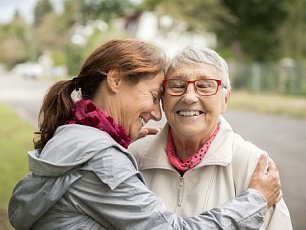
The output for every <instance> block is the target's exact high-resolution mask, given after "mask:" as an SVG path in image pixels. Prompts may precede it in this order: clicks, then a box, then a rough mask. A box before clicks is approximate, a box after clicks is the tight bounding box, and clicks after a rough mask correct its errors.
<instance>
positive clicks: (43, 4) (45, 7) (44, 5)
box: [34, 0, 53, 26]
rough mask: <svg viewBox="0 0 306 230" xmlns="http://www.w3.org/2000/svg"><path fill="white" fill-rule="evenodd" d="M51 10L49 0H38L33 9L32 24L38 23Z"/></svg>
mask: <svg viewBox="0 0 306 230" xmlns="http://www.w3.org/2000/svg"><path fill="white" fill-rule="evenodd" d="M51 12H53V6H52V4H51V3H50V1H49V0H38V1H37V3H36V6H35V10H34V18H35V19H34V25H35V26H37V25H39V24H40V23H41V22H42V21H43V19H44V17H45V16H46V15H47V14H48V13H51Z"/></svg>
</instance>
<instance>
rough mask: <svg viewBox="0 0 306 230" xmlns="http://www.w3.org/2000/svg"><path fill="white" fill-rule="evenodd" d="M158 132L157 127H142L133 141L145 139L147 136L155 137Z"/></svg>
mask: <svg viewBox="0 0 306 230" xmlns="http://www.w3.org/2000/svg"><path fill="white" fill-rule="evenodd" d="M159 131H160V128H159V127H143V128H142V129H141V130H140V131H139V133H138V137H137V138H136V139H135V140H134V141H136V140H138V139H139V138H142V137H145V136H147V135H155V134H157V133H158V132H159Z"/></svg>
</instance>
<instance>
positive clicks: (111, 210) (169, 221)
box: [68, 152, 279, 229]
mask: <svg viewBox="0 0 306 230" xmlns="http://www.w3.org/2000/svg"><path fill="white" fill-rule="evenodd" d="M111 154H112V156H111V155H110V157H114V155H115V159H116V161H117V162H120V165H121V164H122V163H123V165H125V166H126V165H128V164H131V162H130V161H129V160H128V158H127V157H126V156H124V154H114V152H113V153H111ZM104 165H105V164H104ZM111 167H112V168H114V167H119V165H115V166H114V165H112V166H111ZM256 180H262V179H261V178H260V177H259V178H255V181H256ZM102 181H103V178H102V179H101V178H99V177H98V176H97V175H96V174H95V173H93V172H88V173H86V174H85V175H84V177H83V178H82V179H80V180H79V181H77V182H76V183H75V184H74V185H73V186H72V187H71V188H70V189H69V192H68V196H69V197H70V199H71V201H72V204H74V205H75V207H77V208H78V207H82V211H83V212H84V214H86V215H88V216H90V217H91V218H93V219H95V220H96V221H97V222H99V223H100V224H101V225H103V226H105V225H106V226H105V227H107V228H109V229H153V228H154V229H169V228H170V229H171V228H172V229H233V228H238V229H239V228H247V229H258V228H259V227H260V226H261V225H262V223H263V219H264V216H265V214H266V210H267V203H266V199H265V198H264V196H263V195H262V193H261V192H257V191H256V190H254V189H248V190H246V191H244V192H243V193H241V194H240V195H239V196H237V197H236V198H235V199H233V200H232V201H231V202H229V203H226V204H224V205H221V206H219V207H217V208H215V209H212V210H210V211H208V212H205V213H202V214H200V215H198V216H195V217H190V218H183V217H179V216H177V215H175V214H173V213H172V212H170V211H168V210H166V207H165V205H164V204H163V202H162V201H161V199H160V198H158V197H157V196H156V195H155V194H154V193H152V192H151V191H149V190H148V189H147V187H146V186H145V185H144V184H143V182H142V181H141V180H140V179H139V177H138V176H137V175H136V174H135V175H132V176H130V177H128V178H126V179H125V180H124V181H122V182H121V183H120V184H118V185H117V186H116V187H114V188H112V189H111V188H110V187H109V186H108V185H106V184H105V183H103V182H102ZM257 182H258V181H257ZM272 182H273V181H272V180H270V182H269V184H270V185H272V184H273V183H272ZM257 184H258V183H257ZM270 185H269V186H270ZM269 186H268V187H269ZM255 187H256V186H255ZM272 187H275V188H276V187H277V186H274V185H273V186H270V187H269V188H270V189H272ZM270 189H269V190H270ZM277 189H278V190H279V187H278V188H277ZM274 193H275V191H274Z"/></svg>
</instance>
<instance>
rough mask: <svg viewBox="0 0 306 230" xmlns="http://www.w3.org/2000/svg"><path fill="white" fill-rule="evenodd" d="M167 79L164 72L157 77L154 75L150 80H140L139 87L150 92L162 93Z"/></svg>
mask: <svg viewBox="0 0 306 230" xmlns="http://www.w3.org/2000/svg"><path fill="white" fill-rule="evenodd" d="M164 79H165V74H164V72H159V73H158V74H156V75H154V76H153V75H152V77H150V78H145V79H143V80H140V81H139V82H138V84H137V86H139V87H142V88H143V89H147V90H150V91H160V90H161V89H162V82H163V80H164Z"/></svg>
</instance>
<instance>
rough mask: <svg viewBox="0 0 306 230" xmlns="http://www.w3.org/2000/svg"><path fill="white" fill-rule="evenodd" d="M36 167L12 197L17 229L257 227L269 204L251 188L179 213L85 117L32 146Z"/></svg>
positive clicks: (31, 161) (11, 213)
mask: <svg viewBox="0 0 306 230" xmlns="http://www.w3.org/2000/svg"><path fill="white" fill-rule="evenodd" d="M29 169H30V171H31V172H32V173H31V174H30V175H28V176H26V177H24V178H23V179H22V180H21V181H20V182H19V183H18V184H17V185H16V187H15V189H14V192H13V195H12V198H11V200H10V204H9V210H8V212H9V219H10V222H11V224H12V225H13V226H14V227H15V228H16V229H17V230H23V229H34V230H36V229H48V230H52V229H57V230H58V229H65V230H69V229H73V230H75V229H82V230H86V229H92V230H98V229H136V230H138V229H139V230H145V229H258V228H259V227H260V226H261V225H262V223H263V219H264V216H265V214H266V210H267V209H266V201H265V199H264V198H263V196H262V195H261V194H260V193H258V192H256V191H255V190H252V189H249V190H246V191H244V192H243V193H242V194H241V195H240V196H238V197H237V198H235V199H234V200H233V201H232V202H231V203H228V204H225V205H223V206H220V207H219V208H215V209H213V210H210V211H209V212H206V213H203V214H201V215H198V216H196V217H189V218H182V217H179V216H177V215H175V214H173V213H171V212H170V211H168V210H166V208H165V206H164V204H163V202H162V201H161V199H160V198H158V197H157V196H156V195H155V194H154V193H152V192H151V191H150V190H148V189H147V187H146V186H145V184H144V182H143V177H142V175H141V173H140V172H139V171H138V168H137V164H136V161H135V159H134V157H133V156H132V155H131V154H130V153H129V152H128V151H127V150H126V149H125V148H123V147H121V146H120V145H119V144H117V143H116V142H115V141H114V140H113V139H112V138H111V137H110V136H109V135H108V134H107V133H105V132H101V131H100V130H98V129H95V128H91V127H87V126H82V125H64V126H61V127H59V128H58V129H57V131H56V133H55V135H54V137H53V138H52V139H51V140H50V141H49V142H48V143H47V145H46V146H45V148H44V149H43V150H42V151H41V152H39V151H36V150H35V151H32V152H29Z"/></svg>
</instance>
